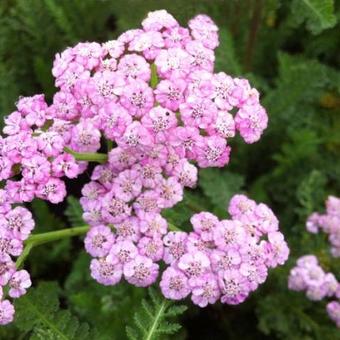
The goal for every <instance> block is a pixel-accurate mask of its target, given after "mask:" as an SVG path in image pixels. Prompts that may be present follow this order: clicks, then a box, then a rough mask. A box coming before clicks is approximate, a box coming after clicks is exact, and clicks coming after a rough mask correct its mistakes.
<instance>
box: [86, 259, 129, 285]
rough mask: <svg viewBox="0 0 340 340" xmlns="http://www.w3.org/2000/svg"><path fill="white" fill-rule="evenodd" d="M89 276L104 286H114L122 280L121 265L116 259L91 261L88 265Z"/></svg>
mask: <svg viewBox="0 0 340 340" xmlns="http://www.w3.org/2000/svg"><path fill="white" fill-rule="evenodd" d="M90 270H91V276H92V277H93V278H94V279H95V280H96V281H98V282H99V283H101V284H102V285H104V286H113V285H116V284H117V283H118V282H119V281H120V280H121V278H122V274H123V270H122V265H121V264H120V263H119V262H118V259H117V258H114V257H112V256H111V257H109V258H106V259H105V258H100V259H99V260H97V259H93V260H92V261H91V265H90Z"/></svg>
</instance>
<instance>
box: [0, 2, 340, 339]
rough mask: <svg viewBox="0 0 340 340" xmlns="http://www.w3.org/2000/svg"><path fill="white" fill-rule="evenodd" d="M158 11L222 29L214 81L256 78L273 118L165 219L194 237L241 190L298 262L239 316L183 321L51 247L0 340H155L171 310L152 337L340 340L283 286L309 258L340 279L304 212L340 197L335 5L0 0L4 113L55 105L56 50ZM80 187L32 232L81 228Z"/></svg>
mask: <svg viewBox="0 0 340 340" xmlns="http://www.w3.org/2000/svg"><path fill="white" fill-rule="evenodd" d="M161 8H166V9H167V10H168V11H170V12H171V13H172V14H173V15H174V16H176V18H178V20H179V21H180V22H181V23H182V24H185V23H186V22H187V20H188V19H189V18H190V17H192V16H194V15H195V14H198V13H206V14H208V15H210V16H211V17H212V18H213V19H214V20H215V21H216V22H217V24H218V25H219V27H220V40H221V45H220V47H219V48H218V50H217V60H216V70H224V71H225V72H227V73H230V74H231V75H233V76H240V77H241V76H244V77H247V78H249V79H250V80H251V82H252V84H253V85H254V86H255V87H257V88H258V89H259V90H260V91H261V93H262V101H263V104H264V106H265V107H266V109H267V111H268V114H269V118H270V120H269V127H268V129H267V130H266V132H265V134H264V136H263V138H262V139H261V140H260V141H259V142H258V143H257V144H254V145H246V144H244V143H243V142H242V141H241V140H239V139H236V141H234V142H233V143H232V146H233V151H232V158H231V162H230V165H229V166H228V167H227V168H226V169H223V170H220V169H208V170H202V171H201V172H200V181H199V187H198V188H197V189H195V190H188V191H187V192H186V193H185V198H184V201H183V202H181V203H180V204H178V205H177V206H176V208H175V209H172V210H168V211H166V212H165V216H166V217H167V218H168V219H169V221H171V222H173V223H174V224H176V225H178V226H180V227H181V228H183V229H186V230H188V229H189V228H190V225H189V224H188V220H189V218H190V215H191V214H192V213H193V212H194V211H200V210H210V211H213V212H214V213H216V214H217V215H218V216H220V217H222V218H223V217H225V216H226V212H225V207H226V204H227V202H228V200H229V198H230V196H231V195H232V194H233V193H235V192H240V191H242V192H246V193H248V194H249V195H250V196H251V197H252V198H253V199H255V200H258V201H263V202H266V203H267V204H269V205H270V207H272V208H273V210H274V211H275V213H276V214H277V215H278V216H279V218H280V222H281V228H282V230H283V232H284V233H285V235H286V237H287V240H288V243H289V245H290V248H291V257H290V260H289V261H288V263H287V264H286V265H285V266H284V267H283V268H280V269H277V270H274V271H272V272H271V273H270V277H269V279H268V281H267V282H266V283H265V284H264V285H263V286H262V287H261V288H260V289H258V291H257V292H256V293H254V294H253V295H252V296H251V297H250V299H249V300H247V301H246V302H245V303H244V304H242V305H240V306H235V307H229V306H222V305H218V304H217V305H216V306H213V307H208V308H206V309H204V310H201V309H199V308H198V307H193V306H192V305H191V303H190V302H186V305H187V307H188V310H187V311H186V312H185V313H183V311H184V307H181V306H178V305H176V304H175V305H172V304H169V303H168V302H166V301H165V300H162V299H161V298H160V297H159V296H158V293H157V291H150V293H149V294H148V293H147V290H145V289H137V288H132V287H130V286H127V285H125V284H122V285H119V286H117V287H103V286H101V285H98V284H96V283H95V282H94V281H93V280H91V278H90V276H89V271H88V266H89V260H90V259H89V257H88V256H87V255H86V254H85V253H84V251H83V246H82V242H81V240H79V239H72V240H64V241H60V242H55V243H53V244H48V245H45V246H41V247H37V248H35V249H34V250H33V251H32V253H31V255H30V257H29V259H28V260H27V263H26V267H27V268H28V269H29V271H30V272H31V273H32V277H33V281H34V286H35V288H34V289H31V290H30V292H29V293H28V294H27V295H26V296H25V297H23V298H22V299H19V300H18V302H17V303H16V309H17V311H18V312H17V320H16V322H15V323H14V324H13V325H11V326H7V327H2V328H1V329H0V338H1V339H28V338H32V339H86V338H91V339H99V340H102V339H103V340H105V339H126V338H127V333H126V327H127V326H128V330H129V332H128V334H129V335H130V337H131V338H133V337H135V338H136V339H143V338H146V335H145V332H144V331H143V329H142V328H143V327H142V328H141V327H140V326H145V327H146V329H147V330H148V329H149V327H150V326H152V323H153V322H154V319H153V318H152V317H150V314H151V315H153V314H155V313H157V312H159V311H162V317H161V320H158V321H161V322H160V323H158V324H157V332H156V334H155V335H156V336H157V337H158V338H160V339H164V338H171V335H170V334H172V333H174V332H175V331H177V330H178V328H179V325H178V323H180V324H181V325H182V328H181V330H180V331H179V333H177V335H176V336H177V337H179V338H181V339H267V338H268V339H281V338H282V339H339V338H340V335H339V332H337V330H336V328H335V326H334V325H333V323H332V322H331V321H329V319H328V318H327V316H326V313H325V302H320V303H313V302H310V301H308V300H307V299H306V298H305V297H304V296H303V294H302V293H294V292H290V291H288V289H287V275H288V272H289V269H290V268H291V267H292V266H293V264H294V261H295V260H296V258H297V257H298V256H300V255H303V254H308V253H315V254H317V255H318V256H319V259H320V261H321V263H322V266H323V267H324V268H325V269H326V270H332V271H333V272H334V273H336V268H338V272H337V273H336V274H337V275H339V265H340V263H339V261H338V262H336V260H334V259H331V258H330V257H329V253H328V248H327V241H326V238H325V236H324V235H318V236H314V235H310V234H307V233H306V232H305V229H304V222H305V219H306V217H307V216H308V214H310V213H311V212H312V211H314V210H319V211H322V209H323V207H324V200H325V198H326V197H327V195H329V194H335V195H338V196H340V161H339V160H340V72H339V66H340V48H339V47H340V33H339V24H337V23H338V22H339V20H340V3H339V1H337V2H336V3H335V4H334V3H333V1H332V0H292V1H290V0H286V1H278V0H262V1H261V0H258V1H256V0H242V1H241V0H239V1H237V0H229V1H220V0H215V1H208V0H207V1H194V0H171V1H163V0H158V1H146V0H144V1H132V0H130V1H129V0H106V1H105V0H98V1H95V0H1V3H0V113H1V115H3V116H4V115H6V114H8V113H10V112H11V111H12V110H13V109H14V103H15V101H16V100H17V98H18V96H20V95H32V94H35V93H41V92H43V93H45V94H46V95H47V98H48V100H51V97H52V95H53V92H54V91H55V88H54V86H53V78H52V76H51V65H52V61H53V57H54V54H55V53H56V52H59V51H62V50H63V49H64V48H65V47H67V46H71V45H73V44H75V43H77V42H78V41H93V40H95V41H100V42H102V41H105V40H108V39H114V38H115V37H117V35H118V34H120V33H121V32H123V31H124V30H126V29H129V28H133V27H137V26H138V25H139V24H140V22H141V20H142V19H143V17H144V16H145V15H146V13H147V12H148V11H150V10H155V9H161ZM84 180H86V178H84ZM80 187H81V185H79V186H75V185H74V184H72V186H69V188H70V190H71V192H72V194H73V195H74V197H75V198H71V199H69V200H68V204H63V205H61V206H58V207H57V208H55V207H50V206H48V205H46V204H45V203H43V202H38V201H37V202H33V204H32V209H33V211H34V213H35V217H36V220H37V224H38V227H37V230H36V231H37V232H44V231H48V230H51V229H58V228H65V227H67V226H69V225H72V224H73V225H76V224H79V219H80V220H81V209H80V207H79V204H78V201H77V199H76V197H78V196H79V190H80ZM67 205H68V208H67V210H66V207H67ZM338 279H340V277H339V276H338ZM176 315H180V316H179V317H178V316H177V320H175V319H176V318H175V319H174V318H173V317H174V316H176ZM176 322H177V323H176Z"/></svg>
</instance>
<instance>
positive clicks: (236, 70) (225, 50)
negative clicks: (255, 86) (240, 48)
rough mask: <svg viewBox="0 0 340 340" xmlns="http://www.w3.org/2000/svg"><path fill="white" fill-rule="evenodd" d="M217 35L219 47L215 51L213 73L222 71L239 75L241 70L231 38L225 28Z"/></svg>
mask: <svg viewBox="0 0 340 340" xmlns="http://www.w3.org/2000/svg"><path fill="white" fill-rule="evenodd" d="M219 33H220V45H219V47H218V48H217V49H216V63H215V72H220V71H224V72H227V73H230V74H232V75H240V74H241V71H242V70H241V66H240V62H239V60H238V58H237V53H236V51H235V46H234V40H233V37H232V35H231V34H230V32H229V31H228V30H227V29H225V28H222V29H221V30H220V32H219Z"/></svg>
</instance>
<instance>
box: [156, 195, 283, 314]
mask: <svg viewBox="0 0 340 340" xmlns="http://www.w3.org/2000/svg"><path fill="white" fill-rule="evenodd" d="M228 212H229V214H230V216H231V219H224V220H221V221H219V220H218V218H217V217H216V216H215V215H213V214H211V213H209V212H201V213H199V214H195V215H193V216H192V218H191V223H192V225H193V229H194V230H193V232H190V233H185V232H169V233H168V234H167V235H166V236H165V237H164V245H165V250H164V256H163V259H164V262H166V263H167V264H168V265H169V266H168V268H167V269H166V270H165V271H164V272H163V275H162V279H161V282H160V286H161V290H162V293H163V295H164V296H165V297H166V298H168V299H172V300H180V299H183V298H185V297H187V296H188V295H189V294H190V293H191V299H192V301H193V303H194V304H196V305H198V306H200V307H205V306H207V305H208V304H209V303H210V304H212V303H215V302H216V301H217V300H219V299H220V300H221V302H222V303H226V304H231V305H235V304H239V303H241V302H243V301H244V300H245V299H246V298H247V297H248V295H249V293H250V292H252V291H254V290H256V289H257V288H258V286H259V285H260V284H262V283H263V282H264V281H265V280H266V278H267V274H268V269H269V268H275V267H276V266H278V265H282V264H284V263H285V261H286V260H287V258H288V255H289V248H288V246H287V244H286V242H285V240H284V236H283V234H282V233H281V232H280V231H279V223H278V220H277V218H276V217H275V215H274V214H273V212H272V210H271V209H269V208H268V206H266V205H265V204H263V203H260V204H256V202H255V201H253V200H251V199H249V198H248V197H246V196H245V195H234V196H233V197H232V199H231V201H230V204H229V208H228Z"/></svg>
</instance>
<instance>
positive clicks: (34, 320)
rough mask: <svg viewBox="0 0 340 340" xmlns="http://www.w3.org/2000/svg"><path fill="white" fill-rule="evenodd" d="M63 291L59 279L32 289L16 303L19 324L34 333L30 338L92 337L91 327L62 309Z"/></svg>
mask: <svg viewBox="0 0 340 340" xmlns="http://www.w3.org/2000/svg"><path fill="white" fill-rule="evenodd" d="M59 292H60V288H59V286H58V284H57V283H55V282H44V283H41V284H40V285H39V286H38V287H37V288H32V289H30V291H29V293H28V294H26V295H25V296H24V297H22V298H20V299H18V300H16V302H15V309H16V321H15V325H16V326H17V327H18V328H19V329H20V330H21V331H23V332H31V337H30V339H45V340H55V339H61V340H71V339H90V338H91V335H90V331H89V326H88V325H87V324H85V323H82V324H81V323H79V321H78V319H77V318H76V317H75V316H73V315H71V313H70V312H69V311H68V310H65V309H60V306H59Z"/></svg>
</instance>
